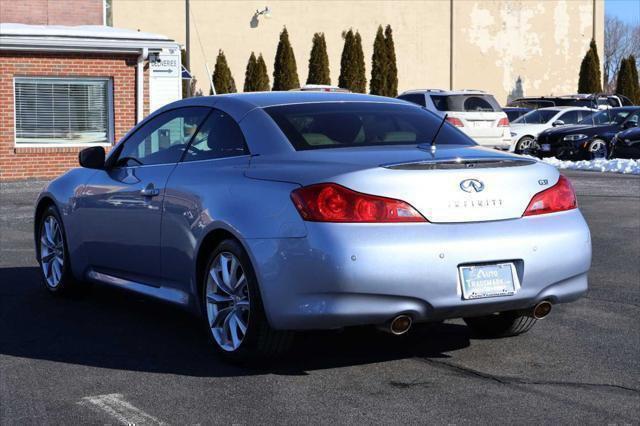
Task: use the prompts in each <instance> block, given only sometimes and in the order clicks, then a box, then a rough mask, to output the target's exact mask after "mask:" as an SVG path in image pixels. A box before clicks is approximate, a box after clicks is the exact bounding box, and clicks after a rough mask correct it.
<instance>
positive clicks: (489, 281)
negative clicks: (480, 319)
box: [458, 262, 520, 300]
mask: <svg viewBox="0 0 640 426" xmlns="http://www.w3.org/2000/svg"><path fill="white" fill-rule="evenodd" d="M479 274H480V275H481V276H479V277H478V275H479ZM458 277H459V280H460V290H461V293H462V298H463V299H464V300H476V299H485V298H489V297H504V296H513V295H514V294H516V293H517V292H518V290H519V289H520V282H519V280H518V274H517V271H516V267H515V264H514V263H513V262H498V263H488V264H487V263H485V264H478V265H461V266H458Z"/></svg>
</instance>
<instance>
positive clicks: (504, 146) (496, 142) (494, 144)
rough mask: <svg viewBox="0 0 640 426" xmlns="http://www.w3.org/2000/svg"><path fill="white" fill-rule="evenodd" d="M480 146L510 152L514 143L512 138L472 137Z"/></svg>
mask: <svg viewBox="0 0 640 426" xmlns="http://www.w3.org/2000/svg"><path fill="white" fill-rule="evenodd" d="M471 138H472V139H473V140H474V141H475V142H476V143H477V144H478V145H481V146H486V147H489V148H496V149H500V150H509V149H510V148H511V145H512V143H513V141H512V140H511V137H508V138H504V137H497V138H496V137H480V136H472V137H471Z"/></svg>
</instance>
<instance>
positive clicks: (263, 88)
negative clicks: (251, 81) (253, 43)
mask: <svg viewBox="0 0 640 426" xmlns="http://www.w3.org/2000/svg"><path fill="white" fill-rule="evenodd" d="M254 87H255V90H256V92H268V91H269V73H267V64H266V63H265V62H264V58H263V57H262V53H261V54H259V55H258V60H257V61H256V81H255V86H254Z"/></svg>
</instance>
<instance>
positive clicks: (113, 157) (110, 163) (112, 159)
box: [105, 105, 213, 170]
mask: <svg viewBox="0 0 640 426" xmlns="http://www.w3.org/2000/svg"><path fill="white" fill-rule="evenodd" d="M189 108H202V109H206V110H208V111H207V112H206V113H205V114H204V116H203V118H202V122H201V123H200V124H198V127H196V130H195V132H194V133H193V135H191V138H190V139H189V142H187V143H186V144H185V148H187V149H188V147H189V146H191V143H192V142H193V138H194V137H195V136H196V135H197V134H198V132H199V131H200V129H201V128H202V125H203V124H204V123H205V122H206V121H207V119H208V118H209V116H210V115H211V113H212V112H213V108H211V107H208V106H202V105H184V106H176V107H175V108H171V109H168V110H166V111H162V112H159V113H157V114H153V115H149V116H147V117H146V118H145V119H144V120H143V121H141V122H140V123H138V124H136V126H135V127H134V128H133V129H132V131H131V132H130V133H129V134H128V135H126V136H125V137H124V138H123V139H122V140H120V142H118V144H117V145H116V146H115V147H114V148H113V149H112V150H111V152H110V153H109V156H108V157H107V159H106V160H105V169H106V170H114V169H130V168H140V167H158V166H166V165H168V164H174V165H175V164H180V163H181V162H182V159H183V158H184V152H183V153H182V155H181V156H180V158H179V159H178V161H176V162H175V163H173V162H171V163H158V164H136V165H132V166H117V165H116V164H115V163H116V162H117V161H118V157H119V156H120V153H121V152H122V149H123V147H124V145H125V144H126V143H127V142H128V141H129V140H131V138H133V137H134V136H135V135H136V134H137V133H138V132H139V131H140V130H141V129H142V128H144V127H145V126H146V125H148V124H149V123H150V122H151V121H153V120H155V119H156V118H158V117H161V116H163V115H166V114H170V113H172V112H175V111H178V110H181V109H189ZM156 130H157V129H156ZM185 152H186V149H185Z"/></svg>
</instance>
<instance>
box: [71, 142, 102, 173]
mask: <svg viewBox="0 0 640 426" xmlns="http://www.w3.org/2000/svg"><path fill="white" fill-rule="evenodd" d="M104 158H105V154H104V148H103V147H101V146H92V147H90V148H85V149H83V150H82V151H80V153H79V154H78V162H79V163H80V165H81V166H82V167H85V168H87V169H104Z"/></svg>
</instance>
